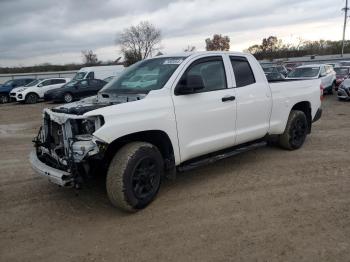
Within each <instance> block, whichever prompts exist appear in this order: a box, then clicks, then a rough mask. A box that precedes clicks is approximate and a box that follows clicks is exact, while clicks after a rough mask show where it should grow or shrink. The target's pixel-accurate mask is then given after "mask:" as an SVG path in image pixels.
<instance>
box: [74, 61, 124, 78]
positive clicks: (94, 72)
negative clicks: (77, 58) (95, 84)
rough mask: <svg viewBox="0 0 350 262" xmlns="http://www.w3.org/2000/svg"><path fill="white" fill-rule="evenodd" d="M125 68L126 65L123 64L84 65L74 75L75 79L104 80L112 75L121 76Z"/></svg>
mask: <svg viewBox="0 0 350 262" xmlns="http://www.w3.org/2000/svg"><path fill="white" fill-rule="evenodd" d="M124 68H125V67H124V66H122V65H112V66H90V67H83V68H81V69H80V70H79V71H78V72H77V73H76V75H75V76H74V77H73V80H82V79H100V80H103V79H105V78H107V77H110V76H119V75H120V74H121V73H122V72H123V70H124Z"/></svg>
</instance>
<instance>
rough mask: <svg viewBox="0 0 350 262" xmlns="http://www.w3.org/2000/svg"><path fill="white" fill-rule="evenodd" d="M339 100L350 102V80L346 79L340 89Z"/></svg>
mask: <svg viewBox="0 0 350 262" xmlns="http://www.w3.org/2000/svg"><path fill="white" fill-rule="evenodd" d="M337 95H338V99H339V100H350V79H345V80H344V81H343V82H342V83H341V84H340V86H339V87H338V93H337Z"/></svg>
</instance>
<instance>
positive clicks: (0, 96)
mask: <svg viewBox="0 0 350 262" xmlns="http://www.w3.org/2000/svg"><path fill="white" fill-rule="evenodd" d="M9 101H10V99H9V96H8V95H5V94H0V104H6V103H8V102H9Z"/></svg>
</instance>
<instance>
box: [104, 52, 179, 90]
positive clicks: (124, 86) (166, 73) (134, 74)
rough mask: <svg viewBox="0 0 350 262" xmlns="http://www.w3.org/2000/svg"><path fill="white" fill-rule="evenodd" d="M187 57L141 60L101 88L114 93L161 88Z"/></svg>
mask: <svg viewBox="0 0 350 262" xmlns="http://www.w3.org/2000/svg"><path fill="white" fill-rule="evenodd" d="M184 60H185V57H163V58H152V59H147V60H143V61H140V62H138V63H136V64H134V65H132V66H130V67H129V68H128V69H126V70H125V71H124V72H123V73H122V74H121V75H120V77H118V78H116V79H113V80H112V81H110V82H109V83H108V84H106V85H105V87H104V88H103V89H102V90H101V91H102V92H103V91H104V92H114V93H135V94H137V93H142V94H143V93H145V94H147V93H148V92H150V91H151V90H157V89H161V88H162V87H163V86H164V85H165V83H166V82H167V81H168V79H169V78H170V76H171V75H172V74H173V73H174V71H175V70H176V68H177V67H178V66H179V65H180V64H181V63H182V62H183V61H184Z"/></svg>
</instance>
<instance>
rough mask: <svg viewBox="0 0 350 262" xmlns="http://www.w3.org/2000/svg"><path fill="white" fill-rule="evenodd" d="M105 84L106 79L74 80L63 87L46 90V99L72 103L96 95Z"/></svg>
mask: <svg viewBox="0 0 350 262" xmlns="http://www.w3.org/2000/svg"><path fill="white" fill-rule="evenodd" d="M105 84H106V82H105V81H103V80H99V79H84V80H80V81H75V80H73V81H71V82H69V83H68V84H65V85H64V86H62V87H61V88H56V89H52V90H49V91H47V92H45V94H44V99H45V100H46V101H49V100H52V101H54V102H65V103H70V102H72V101H73V100H76V99H80V98H83V97H88V96H92V95H96V94H97V92H98V91H99V90H100V89H101V88H102V87H103V86H104V85H105Z"/></svg>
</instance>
